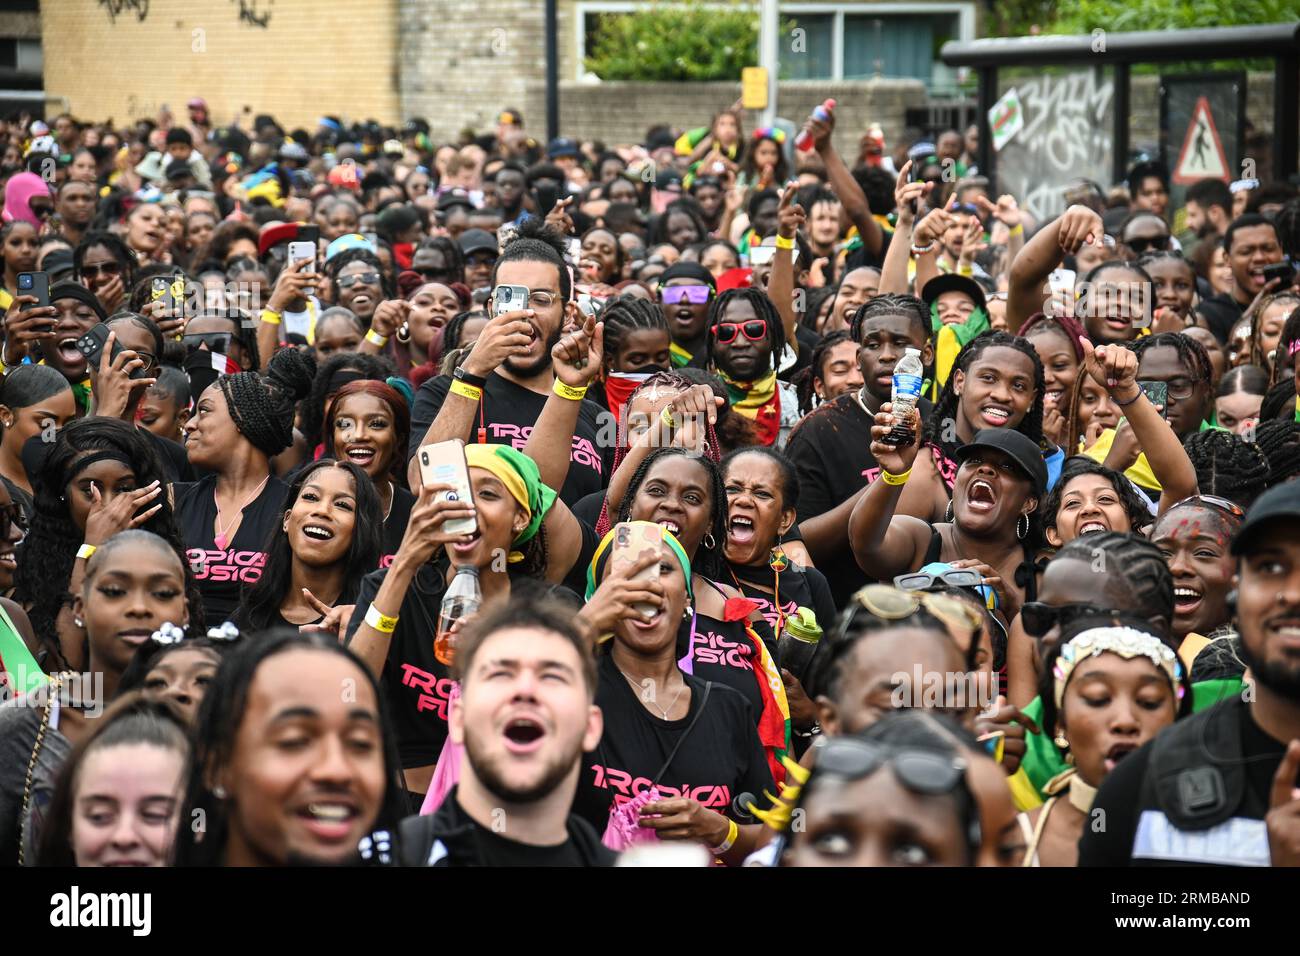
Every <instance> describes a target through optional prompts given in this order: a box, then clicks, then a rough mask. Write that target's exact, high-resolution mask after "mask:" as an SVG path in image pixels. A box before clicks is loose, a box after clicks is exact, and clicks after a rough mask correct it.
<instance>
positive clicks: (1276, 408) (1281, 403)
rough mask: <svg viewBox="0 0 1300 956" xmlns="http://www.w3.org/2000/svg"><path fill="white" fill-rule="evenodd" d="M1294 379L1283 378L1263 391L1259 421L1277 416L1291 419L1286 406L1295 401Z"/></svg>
mask: <svg viewBox="0 0 1300 956" xmlns="http://www.w3.org/2000/svg"><path fill="white" fill-rule="evenodd" d="M1295 397H1296V394H1295V379H1294V378H1284V379H1282V380H1281V381H1279V382H1278V383H1277V384H1276V385H1274V386H1273V387H1271V388H1270V389H1269V390H1268V391H1267V392H1265V393H1264V401H1263V402H1262V403H1260V406H1259V418H1260V421H1264V420H1265V419H1272V418H1277V419H1281V420H1283V421H1290V420H1291V410H1290V409H1289V408H1288V407H1287V406H1289V405H1290V404H1291V403H1292V402H1293V401H1295Z"/></svg>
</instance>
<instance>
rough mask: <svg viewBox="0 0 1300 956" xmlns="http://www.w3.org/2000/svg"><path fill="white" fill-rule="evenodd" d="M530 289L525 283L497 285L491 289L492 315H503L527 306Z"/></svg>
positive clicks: (530, 293)
mask: <svg viewBox="0 0 1300 956" xmlns="http://www.w3.org/2000/svg"><path fill="white" fill-rule="evenodd" d="M531 295H532V290H530V289H529V288H528V286H526V285H499V286H497V287H496V288H495V289H493V290H492V315H493V316H494V317H495V316H498V315H505V314H506V313H507V312H518V311H519V310H520V309H526V308H528V299H529V297H530V296H531Z"/></svg>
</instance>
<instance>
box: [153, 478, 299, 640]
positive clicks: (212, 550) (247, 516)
mask: <svg viewBox="0 0 1300 956" xmlns="http://www.w3.org/2000/svg"><path fill="white" fill-rule="evenodd" d="M172 487H173V489H174V491H175V495H176V523H177V524H179V525H180V529H181V539H182V540H183V541H184V542H185V551H186V555H187V556H188V558H189V562H190V567H191V568H192V569H193V570H194V582H195V584H197V585H198V588H199V593H200V594H201V595H202V596H203V616H204V618H205V620H207V621H208V623H209V624H220V623H221V622H222V621H227V620H230V618H231V617H232V616H233V615H234V613H235V608H236V607H238V605H239V597H240V591H241V590H242V589H243V586H244V585H245V584H252V583H254V582H255V581H256V580H257V579H258V578H260V577H261V576H262V566H263V565H264V564H266V552H265V550H263V549H264V548H265V547H266V542H267V539H268V538H269V537H270V535H271V532H272V531H273V530H274V529H275V524H276V522H277V521H279V520H280V518H281V516H282V515H283V513H284V501H285V497H286V496H287V495H288V493H289V486H288V485H286V484H285V483H284V482H283V481H281V480H280V479H279V478H277V477H275V475H271V476H270V478H268V479H267V482H266V487H265V488H263V489H262V493H261V494H259V495H258V496H257V498H255V499H254V500H253V501H252V502H251V503H250V504H249V505H247V506H246V507H245V508H244V512H243V513H244V517H243V519H242V520H241V521H240V522H239V530H238V531H236V532H235V537H234V538H233V539H232V540H231V541H229V542H227V543H226V547H225V548H224V549H222V548H218V547H217V546H216V541H215V538H216V530H215V527H214V524H215V522H216V520H217V498H216V487H217V479H216V476H215V475H209V476H208V477H206V478H203V479H201V480H199V481H194V482H187V483H182V484H177V485H173V486H172ZM225 520H226V521H229V520H230V517H229V516H227V517H226V518H225Z"/></svg>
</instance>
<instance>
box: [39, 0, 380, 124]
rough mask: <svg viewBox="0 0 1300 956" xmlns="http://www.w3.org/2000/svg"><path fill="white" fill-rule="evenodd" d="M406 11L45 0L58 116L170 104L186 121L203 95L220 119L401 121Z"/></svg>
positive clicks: (117, 115) (274, 1)
mask: <svg viewBox="0 0 1300 956" xmlns="http://www.w3.org/2000/svg"><path fill="white" fill-rule="evenodd" d="M397 5H398V0H324V2H321V0H108V2H91V0H43V2H42V3H41V29H42V44H43V46H44V55H45V90H46V92H47V94H48V95H49V98H50V100H51V102H52V103H53V104H54V105H55V108H56V109H61V108H64V105H65V104H64V102H62V100H61V98H65V99H66V107H67V108H69V109H71V111H72V112H73V113H74V114H75V115H77V116H79V117H85V118H88V119H105V118H108V117H112V118H113V119H115V120H117V121H118V122H121V121H123V120H127V119H134V118H140V117H151V116H155V115H156V114H157V112H158V108H159V107H160V106H161V105H163V104H167V105H168V106H170V107H171V109H172V111H173V112H174V113H176V114H178V115H179V116H182V117H183V116H184V106H185V101H186V100H188V99H189V98H190V97H192V96H202V97H204V98H205V99H206V100H207V101H208V105H209V107H210V108H211V111H212V116H213V118H214V119H215V121H216V122H218V123H228V122H230V121H231V120H232V119H234V118H235V116H236V114H237V113H238V112H239V111H240V110H242V109H243V107H244V106H250V107H251V108H252V110H253V112H254V113H261V112H267V113H271V114H272V115H274V116H275V117H276V118H277V119H278V120H279V121H280V122H281V123H284V124H286V125H288V126H290V127H292V126H305V127H306V128H308V129H314V128H315V126H316V120H317V118H319V117H320V116H321V115H322V114H323V113H327V112H333V113H338V114H341V115H343V116H345V117H346V118H349V119H358V118H359V119H366V118H374V119H377V120H380V121H383V122H397V121H398V120H399V119H400V118H401V117H400V110H399V105H398V96H397V80H396V54H397V36H398V29H397V25H398V19H397ZM114 11H115V12H114ZM141 13H144V16H143V18H142V17H141V16H140V14H141ZM250 118H251V117H250Z"/></svg>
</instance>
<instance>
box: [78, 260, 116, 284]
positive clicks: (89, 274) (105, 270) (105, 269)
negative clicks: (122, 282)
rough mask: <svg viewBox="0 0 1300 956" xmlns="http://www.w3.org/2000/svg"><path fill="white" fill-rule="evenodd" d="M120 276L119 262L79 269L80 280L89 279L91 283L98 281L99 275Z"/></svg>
mask: <svg viewBox="0 0 1300 956" xmlns="http://www.w3.org/2000/svg"><path fill="white" fill-rule="evenodd" d="M121 274H122V263H120V262H104V263H101V264H100V265H97V266H82V267H81V278H83V279H90V280H91V281H94V280H95V279H98V278H99V277H100V276H101V275H106V276H120V275H121Z"/></svg>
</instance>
